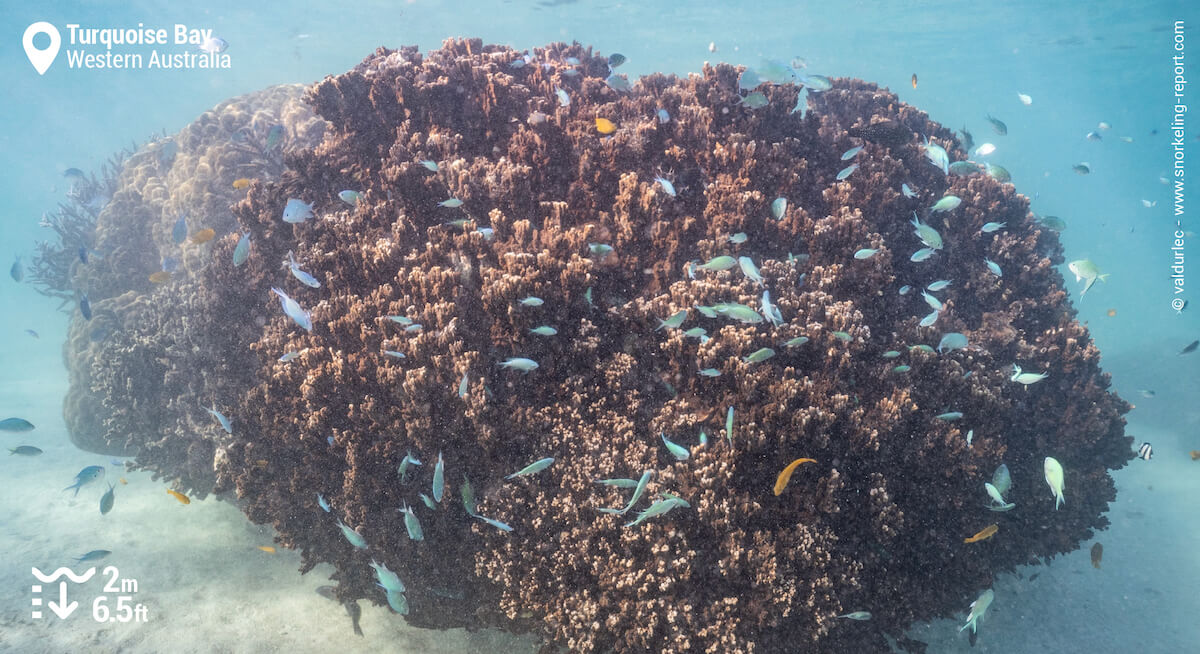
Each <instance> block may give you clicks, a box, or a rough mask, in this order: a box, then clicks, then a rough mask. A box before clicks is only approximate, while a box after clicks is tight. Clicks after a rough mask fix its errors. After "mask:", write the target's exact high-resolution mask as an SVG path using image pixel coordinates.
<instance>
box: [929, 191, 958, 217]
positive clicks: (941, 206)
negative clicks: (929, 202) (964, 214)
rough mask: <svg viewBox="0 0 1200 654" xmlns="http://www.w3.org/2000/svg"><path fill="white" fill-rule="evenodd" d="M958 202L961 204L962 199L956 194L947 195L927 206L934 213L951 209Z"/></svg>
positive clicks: (956, 206) (953, 208)
mask: <svg viewBox="0 0 1200 654" xmlns="http://www.w3.org/2000/svg"><path fill="white" fill-rule="evenodd" d="M960 204H962V200H961V199H959V197H958V196H957V195H947V196H946V197H944V198H942V199H941V200H938V201H937V203H936V204H934V205H933V206H932V207H930V208H929V210H930V211H932V212H934V213H940V212H943V211H953V210H955V209H957V208H958V205H960Z"/></svg>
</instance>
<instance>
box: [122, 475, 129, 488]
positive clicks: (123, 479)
mask: <svg viewBox="0 0 1200 654" xmlns="http://www.w3.org/2000/svg"><path fill="white" fill-rule="evenodd" d="M128 483H129V482H128V481H125V478H124V477H121V485H122V486H124V485H126V484H128Z"/></svg>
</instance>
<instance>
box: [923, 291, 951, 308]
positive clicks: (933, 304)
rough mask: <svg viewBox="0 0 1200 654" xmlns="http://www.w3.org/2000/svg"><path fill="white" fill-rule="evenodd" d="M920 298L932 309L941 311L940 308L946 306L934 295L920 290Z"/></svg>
mask: <svg viewBox="0 0 1200 654" xmlns="http://www.w3.org/2000/svg"><path fill="white" fill-rule="evenodd" d="M921 298H922V299H924V300H925V304H928V305H929V307H930V308H932V309H933V310H934V311H941V310H942V309H944V308H946V307H945V306H944V305H943V304H942V301H941V300H939V299H937V298H936V297H933V296H932V295H930V294H929V293H927V292H926V291H921Z"/></svg>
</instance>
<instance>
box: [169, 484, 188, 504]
mask: <svg viewBox="0 0 1200 654" xmlns="http://www.w3.org/2000/svg"><path fill="white" fill-rule="evenodd" d="M167 495H170V496H171V497H174V498H175V499H177V500H179V503H180V504H191V503H192V501H191V500H189V499H188V496H187V495H184V494H183V493H180V492H179V491H174V490H171V489H170V488H168V489H167Z"/></svg>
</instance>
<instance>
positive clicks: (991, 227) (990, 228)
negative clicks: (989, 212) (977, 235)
mask: <svg viewBox="0 0 1200 654" xmlns="http://www.w3.org/2000/svg"><path fill="white" fill-rule="evenodd" d="M1002 227H1004V223H984V225H983V227H980V228H979V231H981V232H983V233H984V234H990V233H992V232H994V231H996V230H998V229H1000V228H1002Z"/></svg>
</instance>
